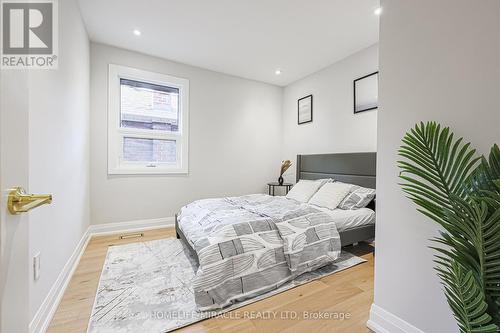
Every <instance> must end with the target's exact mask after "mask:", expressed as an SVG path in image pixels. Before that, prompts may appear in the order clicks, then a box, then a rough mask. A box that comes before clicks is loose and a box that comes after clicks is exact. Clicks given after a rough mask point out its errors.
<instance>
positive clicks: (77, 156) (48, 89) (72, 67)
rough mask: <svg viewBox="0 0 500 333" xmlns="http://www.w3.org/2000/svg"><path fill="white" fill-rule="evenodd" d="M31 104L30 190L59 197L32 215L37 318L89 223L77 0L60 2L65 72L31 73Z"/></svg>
mask: <svg viewBox="0 0 500 333" xmlns="http://www.w3.org/2000/svg"><path fill="white" fill-rule="evenodd" d="M29 104H30V106H29V107H30V111H29V113H30V114H29V135H30V137H29V150H30V152H29V191H30V192H31V193H52V194H53V203H52V204H51V205H50V206H44V207H40V208H37V209H35V210H33V211H32V212H30V253H31V256H33V255H34V254H35V253H37V252H40V253H41V277H40V279H39V280H38V281H33V278H32V276H33V274H31V275H30V280H31V281H32V282H31V286H30V287H31V290H30V297H31V300H30V315H31V318H33V316H34V315H35V313H36V311H37V310H38V308H39V307H40V305H41V304H42V301H43V300H44V299H45V297H46V296H47V294H48V293H49V290H50V288H51V287H52V285H53V284H54V282H55V281H56V279H57V277H58V275H59V273H60V272H61V271H62V269H63V267H64V265H65V264H66V262H67V261H68V259H69V257H70V256H71V254H72V253H73V251H74V250H75V248H76V246H77V244H78V242H79V241H80V239H81V237H82V235H83V233H84V232H85V230H86V228H87V226H88V224H89V214H90V213H89V212H90V208H89V152H88V151H89V41H88V37H87V33H86V31H85V28H84V25H83V22H82V20H81V17H80V13H79V9H78V5H77V3H76V1H75V0H64V1H59V69H57V70H50V71H49V70H33V71H30V73H29ZM31 269H32V268H31Z"/></svg>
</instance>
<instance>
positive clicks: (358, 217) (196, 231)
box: [179, 194, 375, 247]
mask: <svg viewBox="0 0 500 333" xmlns="http://www.w3.org/2000/svg"><path fill="white" fill-rule="evenodd" d="M252 197H256V198H259V199H258V200H263V201H264V200H266V197H268V195H265V194H255V195H252ZM275 199H276V200H275V203H276V205H277V206H279V209H280V210H283V211H286V210H287V209H288V208H289V209H290V210H291V209H294V207H295V206H296V204H297V202H296V201H295V200H292V199H287V198H285V197H275ZM219 200H220V199H218V198H217V199H205V200H201V201H197V202H194V203H192V204H191V205H198V203H199V202H203V203H204V205H203V206H204V207H203V208H201V207H200V208H198V209H191V210H189V213H188V214H186V212H185V211H181V215H184V217H185V218H183V219H182V223H179V228H180V229H181V230H182V232H183V234H184V235H185V236H186V239H187V241H188V242H189V243H190V245H191V246H192V247H194V243H195V242H196V241H197V240H198V239H200V238H202V237H204V236H205V235H206V234H207V233H210V232H212V230H214V229H218V228H221V227H223V226H225V225H230V224H234V223H239V222H245V220H248V221H250V220H252V219H255V218H256V217H257V216H258V214H257V213H248V216H242V215H241V214H237V215H236V214H235V215H234V216H233V215H232V212H230V211H228V212H227V215H226V216H225V218H224V219H221V220H219V221H217V223H218V224H217V225H213V224H212V225H211V224H203V223H204V222H203V221H202V220H203V219H204V217H205V216H207V215H208V214H210V208H211V205H213V207H214V208H215V207H216V206H217V205H218V202H219ZM302 205H304V206H310V207H313V208H316V209H318V210H321V211H323V212H325V213H327V214H328V215H330V216H331V217H332V219H333V220H334V221H335V225H336V226H337V230H338V231H339V232H342V231H344V230H347V229H350V228H355V227H360V226H364V225H370V224H375V212H374V211H373V210H371V209H369V208H360V209H355V210H344V209H333V210H331V209H328V208H323V207H318V206H316V205H309V204H302ZM186 215H190V216H186ZM206 221H209V220H206ZM212 222H213V221H212ZM209 223H210V222H209Z"/></svg>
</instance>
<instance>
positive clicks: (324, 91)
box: [282, 45, 378, 181]
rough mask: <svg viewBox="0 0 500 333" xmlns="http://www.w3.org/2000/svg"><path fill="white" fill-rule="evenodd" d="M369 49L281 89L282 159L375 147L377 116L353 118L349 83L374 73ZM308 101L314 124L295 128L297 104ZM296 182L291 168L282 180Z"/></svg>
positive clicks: (374, 55) (375, 65) (375, 59)
mask: <svg viewBox="0 0 500 333" xmlns="http://www.w3.org/2000/svg"><path fill="white" fill-rule="evenodd" d="M377 69H378V46H377V45H373V46H371V47H369V48H367V49H364V50H362V51H360V52H357V53H355V54H353V55H351V56H349V57H347V58H345V59H343V60H341V61H339V62H336V63H335V64H333V65H331V66H329V67H327V68H325V69H323V70H321V71H319V72H317V73H314V74H311V75H310V76H307V77H306V78H303V79H301V80H299V81H296V82H294V83H292V84H290V85H289V86H287V87H285V90H284V95H283V153H282V157H283V159H289V160H291V161H295V160H296V155H297V154H319V153H341V152H371V151H376V147H377V110H372V111H366V112H362V113H358V114H354V112H353V80H355V79H357V78H359V77H361V76H364V75H366V74H370V73H372V72H375V71H377ZM309 94H312V95H313V122H312V123H307V124H302V125H298V124H297V100H298V99H299V98H301V97H304V96H307V95H309ZM286 179H287V180H289V181H294V180H295V168H294V167H292V168H290V170H289V171H288V172H287V174H286Z"/></svg>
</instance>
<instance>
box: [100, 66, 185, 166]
mask: <svg viewBox="0 0 500 333" xmlns="http://www.w3.org/2000/svg"><path fill="white" fill-rule="evenodd" d="M188 96H189V81H188V80H186V79H180V78H176V77H172V76H168V75H163V74H157V73H151V72H146V71H142V70H138V69H133V68H128V67H123V66H117V65H109V106H108V173H109V174H149V173H154V174H168V173H187V172H188V128H189V126H188V112H189V109H188Z"/></svg>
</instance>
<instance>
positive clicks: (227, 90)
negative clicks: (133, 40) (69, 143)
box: [90, 43, 282, 224]
mask: <svg viewBox="0 0 500 333" xmlns="http://www.w3.org/2000/svg"><path fill="white" fill-rule="evenodd" d="M110 63H113V64H119V65H124V66H129V67H135V68H139V69H143V70H148V71H153V72H158V73H163V74H168V75H173V76H178V77H182V78H187V79H189V80H190V87H189V88H190V102H189V105H190V110H189V112H190V129H189V130H190V132H189V135H190V137H189V175H188V176H178V175H177V176H172V175H151V176H149V175H146V176H144V175H142V176H141V175H128V176H109V175H108V174H107V166H106V163H107V162H106V161H107V103H108V101H107V91H108V87H107V75H108V64H110ZM281 99H282V88H280V87H276V86H273V85H269V84H264V83H259V82H255V81H250V80H245V79H241V78H237V77H233V76H229V75H224V74H220V73H216V72H212V71H208V70H204V69H200V68H196V67H192V66H188V65H183V64H179V63H175V62H171V61H167V60H163V59H160V58H155V57H151V56H147V55H143V54H139V53H136V52H131V51H126V50H123V49H118V48H114V47H110V46H105V45H102V44H94V43H92V44H91V118H90V119H91V126H90V137H91V141H90V151H91V186H90V188H91V207H92V210H91V221H92V223H93V224H100V223H107V222H120V221H130V220H139V219H150V218H161V217H172V216H173V215H174V214H175V213H177V212H178V211H179V209H180V208H181V207H182V206H183V205H185V204H187V203H189V202H191V201H193V200H196V199H200V198H207V197H220V196H227V195H241V194H248V193H256V192H263V191H265V190H266V183H267V182H268V181H272V180H275V179H276V178H277V177H278V173H279V166H280V164H279V163H280V159H281Z"/></svg>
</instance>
